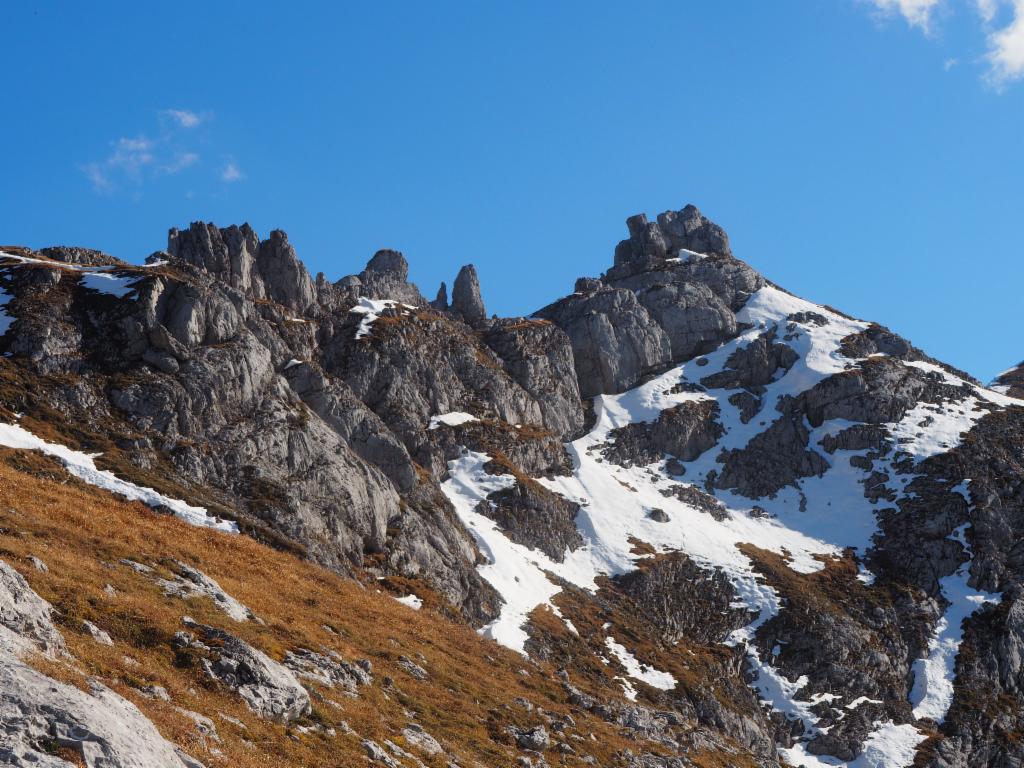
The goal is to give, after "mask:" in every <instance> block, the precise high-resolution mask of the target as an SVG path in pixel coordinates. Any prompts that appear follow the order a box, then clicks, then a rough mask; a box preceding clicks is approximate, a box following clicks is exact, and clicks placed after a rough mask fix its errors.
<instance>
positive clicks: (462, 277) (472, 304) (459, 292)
mask: <svg viewBox="0 0 1024 768" xmlns="http://www.w3.org/2000/svg"><path fill="white" fill-rule="evenodd" d="M449 309H450V310H451V312H452V313H453V314H454V315H455V316H456V317H458V318H459V319H461V320H463V321H464V322H465V323H467V324H468V325H473V326H476V325H480V324H481V323H483V322H484V321H485V320H486V319H487V311H486V310H485V309H484V300H483V299H482V298H481V296H480V280H479V278H477V276H476V267H474V266H473V265H472V264H467V265H466V266H464V267H463V268H462V269H460V270H459V274H458V275H457V276H456V277H455V284H454V285H453V286H452V303H451V307H449Z"/></svg>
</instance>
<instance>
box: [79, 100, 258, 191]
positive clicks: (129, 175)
mask: <svg viewBox="0 0 1024 768" xmlns="http://www.w3.org/2000/svg"><path fill="white" fill-rule="evenodd" d="M153 122H154V125H152V126H150V127H151V130H150V131H147V132H144V133H139V134H137V135H134V136H131V135H129V136H122V137H121V138H119V139H116V140H114V141H112V142H110V145H109V148H108V151H107V153H106V154H105V155H104V156H103V157H101V158H100V159H97V160H90V161H88V162H84V163H80V164H79V166H78V169H79V170H80V171H81V173H82V174H83V175H84V176H85V178H86V179H87V180H88V181H89V183H90V184H91V185H92V188H93V190H95V191H96V192H101V193H112V192H115V191H119V190H122V189H123V188H125V187H128V188H130V189H131V190H132V193H133V194H135V195H139V194H140V193H141V190H142V188H143V186H144V185H145V184H146V183H148V182H152V181H156V180H157V179H160V178H163V177H168V176H175V175H177V174H181V173H182V172H184V171H186V170H187V169H190V168H193V167H198V166H200V165H201V162H202V157H201V156H200V154H199V152H198V151H197V148H196V145H197V144H198V143H200V142H201V143H202V145H203V146H206V147H209V145H210V143H211V136H210V131H209V129H208V128H207V123H208V122H209V120H208V115H204V114H203V113H200V112H196V111H193V110H191V109H164V110H161V111H159V112H158V113H156V114H155V115H154V116H153ZM200 126H203V128H202V130H197V129H199V127H200ZM226 156H227V157H228V162H227V164H226V165H225V166H223V167H221V168H214V167H210V168H209V169H208V170H207V173H208V174H210V175H211V176H212V175H213V174H216V175H217V176H218V177H219V178H220V179H221V180H223V181H225V182H235V181H239V180H241V179H243V178H245V174H244V173H242V171H241V169H240V168H239V166H238V164H237V163H236V162H235V160H234V158H233V157H232V156H231V155H230V154H228V155H226Z"/></svg>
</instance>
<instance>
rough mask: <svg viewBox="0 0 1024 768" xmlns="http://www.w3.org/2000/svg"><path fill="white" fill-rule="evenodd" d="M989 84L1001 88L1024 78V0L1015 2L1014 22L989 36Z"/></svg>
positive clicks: (1014, 0)
mask: <svg viewBox="0 0 1024 768" xmlns="http://www.w3.org/2000/svg"><path fill="white" fill-rule="evenodd" d="M988 45H989V50H988V54H986V58H987V59H988V63H989V66H990V67H991V70H990V71H989V76H988V79H989V82H991V83H992V84H993V85H994V86H996V87H997V88H1001V87H1002V86H1004V85H1006V84H1007V83H1009V82H1010V81H1013V80H1020V79H1021V78H1022V77H1024V0H1013V20H1012V21H1011V22H1010V23H1009V24H1008V25H1007V26H1005V27H1003V28H1002V29H999V30H996V31H994V32H992V33H991V34H989V36H988Z"/></svg>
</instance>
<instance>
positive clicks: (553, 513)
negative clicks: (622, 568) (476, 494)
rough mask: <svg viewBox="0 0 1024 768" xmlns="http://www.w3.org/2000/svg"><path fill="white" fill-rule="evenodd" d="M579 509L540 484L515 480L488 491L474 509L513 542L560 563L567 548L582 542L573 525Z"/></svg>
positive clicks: (577, 545) (570, 549) (577, 546)
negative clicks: (506, 486)
mask: <svg viewBox="0 0 1024 768" xmlns="http://www.w3.org/2000/svg"><path fill="white" fill-rule="evenodd" d="M579 509H580V506H579V504H576V503H574V502H571V501H568V500H567V499H565V498H563V497H561V496H559V495H558V494H557V493H553V492H552V491H549V490H547V489H546V488H544V487H543V486H542V485H540V484H539V483H535V482H532V481H524V480H517V481H516V482H515V484H514V485H512V486H510V487H509V488H505V489H503V490H500V491H495V492H494V493H492V494H490V495H489V496H488V497H487V500H486V501H484V502H481V503H480V505H479V507H478V508H477V511H478V512H479V513H480V514H482V515H484V516H485V517H489V518H491V519H492V520H494V521H495V522H496V523H497V524H498V525H499V526H501V528H502V530H504V531H505V532H506V534H507V535H508V537H509V538H510V539H512V541H514V542H516V543H518V544H522V545H523V546H525V547H529V548H530V549H539V550H540V551H542V552H544V554H546V555H547V556H548V557H550V558H551V559H552V560H555V561H557V562H562V560H564V559H565V553H566V551H572V550H574V549H578V548H579V547H581V546H582V545H583V537H582V536H580V532H579V530H577V528H576V514H577V513H578V512H579Z"/></svg>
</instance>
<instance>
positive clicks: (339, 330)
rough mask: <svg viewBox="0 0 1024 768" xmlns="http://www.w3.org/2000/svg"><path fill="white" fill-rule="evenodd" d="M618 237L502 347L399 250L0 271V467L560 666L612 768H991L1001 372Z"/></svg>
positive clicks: (68, 260)
mask: <svg viewBox="0 0 1024 768" xmlns="http://www.w3.org/2000/svg"><path fill="white" fill-rule="evenodd" d="M627 229H628V233H629V237H628V238H627V239H625V240H623V241H621V242H620V243H619V244H618V246H616V248H615V249H614V263H613V265H612V266H611V267H610V268H609V269H608V270H606V271H605V272H604V273H602V275H601V276H600V277H598V278H580V279H579V280H578V281H577V282H576V285H575V290H574V292H573V293H572V294H571V295H569V296H566V297H564V298H563V299H560V300H558V301H556V302H553V303H552V304H550V305H548V306H546V307H544V308H542V309H540V310H538V311H537V312H536V313H535V314H534V315H533V316H532V317H529V318H505V319H499V318H488V317H487V314H486V309H485V304H484V302H483V298H482V295H481V289H480V283H479V279H478V277H477V275H476V272H475V269H473V268H472V266H471V265H467V266H466V267H463V268H462V270H460V272H459V273H458V276H457V278H456V280H455V283H454V285H453V291H452V294H451V300H450V302H449V299H448V293H447V288H446V286H444V285H442V289H441V290H440V291H439V292H438V296H437V298H436V299H435V300H434V301H432V302H431V301H428V300H427V299H426V298H425V297H424V296H423V295H422V294H421V293H420V291H419V289H418V288H417V287H416V286H415V285H413V284H411V283H410V282H409V281H408V264H407V262H406V261H405V259H404V257H403V256H402V255H401V254H399V253H397V252H395V251H386V250H385V251H378V252H377V254H375V255H374V257H373V258H372V259H371V260H370V261H369V263H368V264H367V266H366V268H365V269H364V270H363V271H362V272H360V273H359V274H357V275H349V276H345V277H343V278H341V279H340V280H337V281H335V282H330V281H328V280H327V279H326V277H324V276H323V275H322V274H320V275H317V276H316V277H315V278H314V277H313V276H311V275H310V274H309V273H308V271H307V270H306V269H305V267H304V266H303V265H302V263H301V262H300V261H299V259H298V257H297V255H296V253H295V251H294V249H293V248H292V247H291V245H290V244H289V242H288V239H287V236H286V235H285V234H284V233H283V232H281V231H279V230H275V231H274V232H272V233H271V234H270V236H269V237H268V238H267V239H266V240H260V239H259V238H258V237H257V236H256V234H255V232H254V231H253V230H252V229H251V227H249V226H248V225H242V226H231V227H227V228H223V229H221V228H217V227H215V226H214V225H212V224H203V223H193V224H192V225H190V227H189V228H187V229H184V230H177V229H172V230H171V232H170V235H169V238H168V250H167V251H166V252H163V253H158V254H154V255H153V256H151V257H150V258H149V259H148V260H147V262H148V263H147V265H144V266H130V265H124V264H123V263H119V262H116V261H115V260H113V259H111V257H107V256H105V255H103V254H99V253H98V252H95V251H89V250H86V249H80V248H52V249H44V250H43V251H40V252H33V251H28V250H25V249H15V248H4V249H0V251H2V252H3V255H2V256H0V258H2V259H3V262H0V284H2V287H3V290H4V308H3V316H4V321H5V322H4V324H3V327H2V330H3V332H4V335H3V337H2V340H0V346H2V351H3V353H4V357H3V362H2V364H0V400H2V404H3V418H4V419H5V420H7V421H9V422H10V427H9V428H8V432H7V433H6V434H7V438H6V439H7V441H8V442H6V443H5V444H6V445H9V446H10V447H12V448H17V449H25V448H35V449H37V450H39V449H40V444H39V442H38V440H39V438H43V439H45V440H47V441H49V442H48V443H47V444H46V445H43V446H42V448H41V449H42V450H43V451H44V452H50V453H51V455H55V456H57V457H58V458H59V459H60V460H61V461H62V462H63V463H64V465H65V466H66V467H67V468H68V470H69V471H72V473H75V472H79V473H81V472H84V471H85V470H82V469H81V468H82V467H85V466H86V465H85V464H84V461H85V460H84V459H79V458H76V457H77V455H78V454H74V455H72V453H68V451H72V452H74V451H83V450H88V451H95V450H100V451H101V452H102V454H103V455H102V456H100V457H97V458H96V459H95V461H96V469H98V470H100V471H102V470H113V471H114V472H116V474H117V475H118V476H119V477H120V478H124V480H125V481H127V482H128V483H129V485H132V486H133V487H135V488H140V487H141V488H144V489H154V490H153V491H152V492H151V493H150V494H148V495H147V494H143V495H141V496H139V498H144V499H150V503H151V504H152V505H154V506H158V507H161V506H162V507H164V508H166V509H168V510H170V511H175V510H176V507H175V503H174V500H184V501H181V502H180V503H181V504H186V506H187V507H189V508H202V509H203V510H204V513H205V514H207V515H208V518H209V520H210V521H211V522H212V523H213V524H215V525H220V526H221V527H235V528H237V529H238V530H240V531H241V532H243V533H245V534H249V535H251V536H253V537H254V538H256V539H257V540H259V541H262V542H264V543H267V544H270V545H271V546H274V547H277V548H280V549H283V550H285V551H288V552H292V553H295V554H297V555H299V556H301V557H304V558H306V559H309V560H312V561H313V562H315V563H318V564H320V565H322V566H325V567H327V568H328V569H331V570H332V571H334V572H336V573H338V574H340V575H342V576H345V577H347V578H352V579H355V580H356V581H359V582H363V583H374V582H378V581H379V582H380V583H381V584H385V585H387V584H391V585H393V588H394V589H396V590H400V591H401V592H403V594H408V593H409V592H412V593H413V594H417V595H420V597H417V598H415V599H416V600H425V601H426V602H427V603H428V604H429V605H430V606H431V607H430V610H437V611H439V612H440V613H441V614H442V615H444V616H447V617H448V618H449V620H451V621H456V622H459V623H466V624H469V625H470V626H473V627H478V628H480V629H481V630H482V631H483V632H485V633H486V634H488V635H490V636H491V637H493V638H495V639H496V640H498V641H499V642H501V643H503V644H505V645H508V646H510V647H511V648H513V649H514V650H517V651H519V652H520V653H522V654H525V655H526V656H528V657H531V658H536V659H544V660H554V661H555V662H557V664H556V665H557V667H558V668H559V669H560V670H561V671H560V672H559V674H560V675H564V677H563V678H562V680H563V682H564V686H565V687H564V690H565V693H566V695H567V697H568V701H569V703H570V704H571V705H572V706H573V707H575V709H576V710H577V711H580V712H587V713H590V714H592V715H594V716H596V717H598V718H599V719H603V720H604V721H605V722H614V723H618V724H619V726H620V727H622V728H624V729H625V730H626V731H627V732H629V733H630V734H631V738H633V739H638V740H639V741H640V742H642V743H644V744H645V745H647V746H646V747H645V749H647V750H648V751H647V752H641V754H639V755H626V754H623V753H619V754H618V755H617V757H615V760H616V761H617V762H616V764H619V763H621V764H626V765H673V766H674V765H677V764H678V765H683V764H686V762H685V761H686V760H687V759H689V758H687V757H686V754H687V751H686V749H684V747H683V745H684V744H685V743H686V738H684V736H683V734H684V733H685V732H686V731H687V730H688V729H693V728H698V729H706V730H707V729H709V730H710V731H713V732H716V733H719V734H720V735H722V736H723V737H726V738H728V739H730V740H731V742H730V743H734V744H735V745H736V747H735V748H736V749H739V750H741V751H742V752H743V753H744V754H745V755H746V756H747V757H749V759H751V760H753V761H754V762H755V763H756V764H759V765H766V766H767V765H778V764H780V761H784V762H788V764H791V765H805V766H809V767H811V766H819V765H836V764H849V765H909V764H911V763H914V764H915V765H935V766H946V765H949V766H953V765H975V764H989V765H1012V764H1015V763H1014V761H1015V760H1017V759H1019V751H1018V747H1017V746H1016V740H1015V739H1016V737H1015V734H1017V733H1018V729H1019V728H1020V727H1021V722H1022V717H1024V703H1022V701H1021V695H1020V693H1019V691H1020V690H1021V689H1020V687H1019V680H1020V679H1021V674H1022V672H1021V664H1020V663H1019V660H1017V659H1018V657H1017V656H1016V655H1015V653H1016V652H1015V651H1012V650H1008V649H1012V648H1016V647H1017V646H1016V644H1017V643H1018V642H1024V640H1020V639H1019V636H1020V635H1019V632H1020V631H1019V629H1018V628H1017V627H1016V624H1015V623H1014V622H1013V621H1012V620H1011V618H1010V617H1011V616H1013V615H1015V614H1014V613H1013V612H1014V611H1015V610H1019V609H1018V607H1017V606H1018V604H1021V603H1020V600H1021V597H1020V591H1019V585H1020V583H1021V579H1022V572H1021V568H1022V567H1021V566H1020V565H1019V564H1018V562H1017V557H1016V554H1015V549H1014V546H1013V545H1012V543H1010V544H1007V543H1006V540H1007V539H1009V540H1010V541H1011V542H1012V540H1013V537H1014V536H1015V535H1017V534H1018V532H1024V531H1022V529H1024V507H1022V503H1021V499H1020V493H1019V491H1020V489H1021V485H1020V481H1019V480H1017V477H1018V476H1019V475H1020V474H1021V472H1022V466H1024V456H1021V454H1020V451H1019V449H1017V448H1016V447H1015V446H1016V445H1018V444H1019V442H1017V437H1019V436H1020V435H1022V434H1024V408H1022V406H1024V403H1022V402H1021V401H1019V400H1017V399H1016V398H1015V397H1014V396H1013V395H1014V393H1015V392H1016V390H1014V389H1013V387H1014V386H1015V384H1014V382H1015V381H1016V379H1015V378H1014V375H1013V374H1012V373H1010V372H1008V374H1007V375H1004V377H1002V378H1001V379H1000V383H999V384H997V390H986V389H984V388H983V387H981V386H980V385H979V383H978V382H977V381H976V380H974V379H973V378H971V377H970V376H969V375H967V374H965V373H963V372H961V371H958V370H956V369H955V368H952V367H950V366H948V365H945V364H943V363H941V362H940V361H937V360H934V359H933V358H930V357H928V356H927V355H926V354H925V353H923V352H922V351H921V350H918V349H917V348H915V347H914V346H913V345H911V344H910V343H909V342H907V341H905V340H903V339H901V338H900V337H899V336H897V335H895V334H893V333H892V332H891V331H889V330H888V329H886V328H884V327H883V326H879V325H877V324H872V323H868V322H865V321H861V320H856V319H854V318H850V317H849V316H846V315H843V314H842V313H840V312H837V311H835V310H832V309H831V308H828V307H824V306H821V305H817V304H813V303H811V302H808V301H805V300H803V299H800V298H798V297H795V296H793V295H792V294H789V293H787V292H785V291H784V290H783V289H780V288H779V287H777V286H775V285H774V284H772V283H771V282H770V281H768V280H767V279H766V278H764V277H763V276H761V275H760V274H758V273H757V272H756V271H754V270H753V269H751V268H750V267H749V266H748V265H746V264H745V263H743V262H742V261H739V260H738V259H736V258H735V257H734V256H733V255H732V251H731V248H730V246H729V242H728V236H727V235H726V234H725V232H724V230H722V229H721V227H718V225H716V224H714V223H713V222H711V221H710V220H709V219H707V218H706V217H705V216H703V214H701V213H700V212H699V211H698V210H697V209H696V208H695V207H693V206H686V207H684V208H683V209H681V210H679V211H674V212H672V211H670V212H667V213H665V214H662V215H660V216H658V217H657V219H656V220H655V221H653V222H652V221H649V220H648V219H647V218H646V216H643V215H639V216H634V217H631V218H630V219H629V220H628V221H627ZM15 424H17V428H18V429H21V430H22V431H24V432H26V433H27V434H30V435H32V436H34V437H35V439H36V440H37V442H34V443H33V442H32V441H29V440H27V438H23V437H20V434H21V433H19V432H17V431H16V430H15V428H14V425H15ZM12 435H18V436H19V437H18V439H17V440H16V441H15V444H12V442H11V441H12V440H13V439H14V438H13V437H12ZM0 442H2V441H0ZM57 444H59V445H60V446H66V448H65V449H64V450H63V452H62V451H59V450H57V448H53V447H49V446H53V445H57ZM90 461H91V459H90ZM76 462H77V463H76ZM76 467H77V468H78V469H76ZM86 469H88V467H86ZM78 476H80V477H81V476H88V477H89V478H93V481H94V482H96V480H95V478H96V477H98V476H97V475H95V474H88V473H86V474H85V475H82V474H79V475H78ZM103 477H105V476H103ZM86 482H90V480H86ZM100 482H107V481H106V480H102V478H101V481H100ZM104 487H108V488H110V487H112V486H111V485H110V484H109V483H108V484H107V485H105V486H104ZM119 487H120V488H121V490H120V492H121V493H122V494H123V493H125V490H124V488H125V487H127V486H123V485H122V486H119ZM128 493H129V494H131V493H134V491H131V490H129V491H128ZM140 493H141V492H140ZM153 494H156V495H155V496H154V495H153ZM157 497H159V499H164V500H168V501H159V500H156V501H153V500H154V499H157ZM186 502H187V503H186ZM403 599H404V598H403ZM1004 614H1005V615H1004ZM712 616H714V617H715V618H712ZM192 629H193V631H194V628H192ZM203 631H206V630H203ZM189 642H201V640H200V641H189ZM687 659H692V660H693V661H690V662H687ZM693 668H696V669H697V670H699V671H698V672H694V671H693ZM211 674H212V673H211ZM577 680H586V681H587V682H588V684H589V686H590V689H591V690H603V691H605V692H606V695H608V696H612V697H613V698H618V699H619V700H624V701H625V702H630V701H637V704H635V705H633V704H628V703H627V704H626V705H625V706H626V707H627V710H629V707H633V709H632V710H629V711H628V712H627V710H622V709H617V708H616V707H611V708H610V709H609V706H610V705H608V704H606V703H602V702H601V701H600V699H599V698H595V697H594V696H593V694H592V693H585V692H583V691H581V690H580V689H579V688H577V687H576V681H577ZM594 686H596V689H595V688H594ZM1000 697H1001V698H1000ZM989 698H992V699H994V700H998V701H999V702H1001V703H1000V704H999V705H998V706H996V705H993V704H991V703H985V702H988V701H989ZM640 702H643V703H640ZM616 706H618V705H616ZM645 706H649V707H653V708H651V709H647V710H645V709H644V707H645ZM666 712H668V713H674V714H666ZM624 713H625V714H624ZM1022 732H1024V731H1022ZM526 742H529V739H526ZM654 745H657V747H655V746H654ZM548 747H550V745H548ZM730 748H732V747H730ZM546 749H547V747H545V748H544V749H540V750H537V749H534V750H532V751H533V752H541V753H544V754H545V755H546V757H545V756H543V755H542V756H539V757H538V756H524V757H523V758H522V759H525V760H531V761H541V762H537V763H536V764H538V765H540V764H544V763H543V761H544V760H546V759H556V757H554V756H553V755H552V754H551V753H548V752H547V751H546ZM715 749H720V747H715ZM665 750H668V754H666V753H665V752H664V751H665ZM727 752H728V750H726V751H725V752H721V753H720V754H725V753H727ZM384 756H385V757H387V758H388V759H392V760H393V759H395V758H394V756H393V755H392V756H388V755H387V754H386V753H385V755H384ZM214 757H216V756H215V755H214ZM369 757H370V759H372V760H376V761H377V762H381V763H385V764H387V763H386V760H384V759H382V758H380V756H379V755H378V756H376V757H375V756H374V754H373V753H372V752H371V753H370V754H369ZM398 757H399V758H401V756H400V755H399V756H398ZM204 758H205V759H210V755H208V754H206V755H205V756H204ZM557 759H558V760H561V761H562V762H565V764H571V763H572V762H573V760H574V758H572V757H571V753H569V752H562V753H560V756H558V757H557ZM631 761H632V762H631ZM672 761H676V762H672ZM398 762H399V763H401V762H402V761H401V759H399V760H398Z"/></svg>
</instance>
